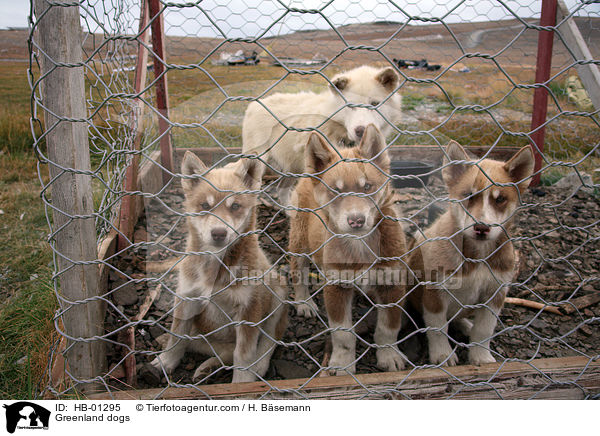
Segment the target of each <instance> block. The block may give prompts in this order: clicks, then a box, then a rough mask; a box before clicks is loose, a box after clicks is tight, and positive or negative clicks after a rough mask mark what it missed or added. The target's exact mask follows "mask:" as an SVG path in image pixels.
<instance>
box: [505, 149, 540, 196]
mask: <svg viewBox="0 0 600 436" xmlns="http://www.w3.org/2000/svg"><path fill="white" fill-rule="evenodd" d="M534 166H535V159H534V157H533V150H532V149H531V147H530V146H529V145H526V146H525V147H523V148H522V149H520V150H519V151H517V152H516V153H515V155H514V156H513V157H511V158H510V160H509V161H508V162H506V163H505V164H504V169H505V170H506V171H507V172H508V174H509V175H510V178H511V179H512V181H513V182H515V183H518V184H519V190H521V191H522V190H523V189H526V188H527V187H528V186H529V183H531V179H530V177H531V175H532V174H533V168H534ZM525 179H527V180H525Z"/></svg>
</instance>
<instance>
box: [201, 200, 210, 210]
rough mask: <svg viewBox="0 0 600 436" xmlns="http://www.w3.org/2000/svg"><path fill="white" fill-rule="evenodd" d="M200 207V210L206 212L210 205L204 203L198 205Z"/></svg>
mask: <svg viewBox="0 0 600 436" xmlns="http://www.w3.org/2000/svg"><path fill="white" fill-rule="evenodd" d="M200 207H202V209H204V210H208V209H210V204H208V203H207V202H206V201H205V202H204V203H202V204H201V205H200Z"/></svg>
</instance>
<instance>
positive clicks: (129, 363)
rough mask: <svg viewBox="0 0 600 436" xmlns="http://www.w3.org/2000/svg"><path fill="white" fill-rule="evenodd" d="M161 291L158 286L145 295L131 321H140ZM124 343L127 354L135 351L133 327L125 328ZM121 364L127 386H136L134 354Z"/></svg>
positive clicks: (160, 287)
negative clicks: (123, 368)
mask: <svg viewBox="0 0 600 436" xmlns="http://www.w3.org/2000/svg"><path fill="white" fill-rule="evenodd" d="M161 290H162V286H161V285H158V286H157V287H156V288H154V289H152V290H151V291H150V292H149V293H148V295H146V298H145V299H144V302H143V303H142V305H141V306H140V310H139V312H138V313H137V315H135V316H134V317H133V318H132V321H140V320H141V319H143V318H144V317H145V316H146V314H147V313H148V310H149V309H150V306H152V303H154V300H156V299H157V298H158V296H159V295H160V292H161ZM124 342H125V345H127V347H126V348H125V351H126V352H127V353H131V350H134V351H135V326H130V327H127V330H126V333H125V338H124ZM123 363H124V365H125V380H126V382H127V384H128V385H130V386H135V384H136V383H135V376H136V371H135V366H136V361H135V354H134V353H131V354H129V355H128V356H127V357H126V358H125V362H123Z"/></svg>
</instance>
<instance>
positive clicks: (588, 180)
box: [554, 171, 593, 189]
mask: <svg viewBox="0 0 600 436" xmlns="http://www.w3.org/2000/svg"><path fill="white" fill-rule="evenodd" d="M582 180H583V183H582ZM583 184H586V185H591V184H593V182H592V176H590V175H589V174H588V173H584V172H583V171H580V172H579V174H578V173H577V172H575V171H573V172H571V173H569V174H567V175H566V176H565V177H563V178H562V179H560V180H559V181H558V182H556V183H555V184H554V186H555V187H557V188H559V189H577V188H579V187H581V186H582V185H583Z"/></svg>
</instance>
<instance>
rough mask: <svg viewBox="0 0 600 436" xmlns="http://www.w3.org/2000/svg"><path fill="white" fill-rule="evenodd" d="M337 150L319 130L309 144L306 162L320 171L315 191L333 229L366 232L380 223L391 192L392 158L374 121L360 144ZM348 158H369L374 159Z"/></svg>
mask: <svg viewBox="0 0 600 436" xmlns="http://www.w3.org/2000/svg"><path fill="white" fill-rule="evenodd" d="M338 151H339V154H338V152H336V151H335V150H334V149H333V148H331V146H330V145H329V144H328V143H327V142H326V141H325V140H324V139H323V138H322V137H321V136H320V135H317V134H316V133H313V134H312V135H311V136H310V139H309V141H308V144H307V146H306V166H307V171H308V172H309V173H313V174H314V173H317V177H318V179H315V180H314V189H313V194H314V196H315V200H316V202H317V204H319V205H321V206H323V211H324V212H325V214H326V215H327V216H328V218H329V224H330V226H331V227H332V228H331V230H332V231H334V232H336V233H340V234H345V233H350V234H356V235H363V234H366V233H368V232H370V231H371V230H372V229H373V226H375V225H376V224H377V222H376V218H377V216H378V212H379V205H380V204H381V202H382V201H383V199H385V197H386V195H387V189H388V187H387V185H386V181H387V176H386V174H385V173H388V172H389V166H390V160H389V157H388V154H387V151H386V150H385V142H384V139H383V137H382V135H381V133H380V132H379V131H378V130H377V128H376V127H375V126H374V125H372V124H371V125H369V126H367V128H366V130H365V133H364V135H363V137H362V140H361V142H360V144H359V145H358V146H356V147H353V148H350V149H348V148H344V149H340V150H338ZM340 156H341V159H344V160H340ZM346 159H368V160H370V163H368V162H367V163H365V162H348V161H346Z"/></svg>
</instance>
